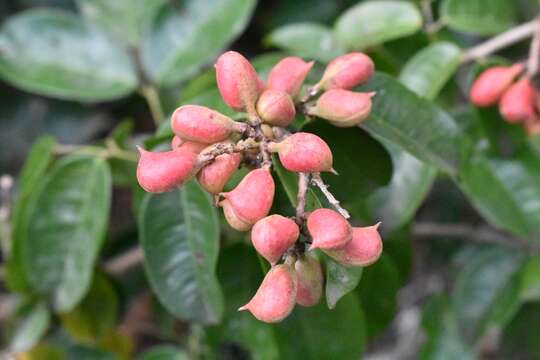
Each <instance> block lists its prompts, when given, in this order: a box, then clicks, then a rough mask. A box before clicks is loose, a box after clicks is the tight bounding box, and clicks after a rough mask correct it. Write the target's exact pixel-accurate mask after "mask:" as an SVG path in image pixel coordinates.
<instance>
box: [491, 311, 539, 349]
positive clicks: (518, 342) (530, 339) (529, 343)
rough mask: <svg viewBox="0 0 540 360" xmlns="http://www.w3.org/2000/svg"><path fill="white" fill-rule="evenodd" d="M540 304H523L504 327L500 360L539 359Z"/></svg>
mask: <svg viewBox="0 0 540 360" xmlns="http://www.w3.org/2000/svg"><path fill="white" fill-rule="evenodd" d="M539 323H540V303H538V302H533V303H527V304H525V305H524V306H523V307H522V308H521V309H520V311H519V312H518V313H517V315H516V316H515V317H514V319H512V321H511V322H510V323H509V324H508V325H507V326H506V327H505V329H504V332H503V336H502V341H501V343H500V351H499V354H500V357H501V359H539V358H540V342H538V339H539V338H540V329H539V328H538V324H539Z"/></svg>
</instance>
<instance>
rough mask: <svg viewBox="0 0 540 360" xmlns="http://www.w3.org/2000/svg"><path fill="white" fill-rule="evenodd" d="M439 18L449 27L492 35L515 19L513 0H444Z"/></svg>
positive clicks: (507, 26)
mask: <svg viewBox="0 0 540 360" xmlns="http://www.w3.org/2000/svg"><path fill="white" fill-rule="evenodd" d="M440 13H441V20H442V21H444V22H445V23H447V24H448V25H449V26H450V27H452V28H455V29H456V30H461V31H464V32H471V33H475V34H479V35H492V34H496V33H498V32H501V31H504V30H506V29H508V28H509V27H511V26H512V25H513V24H514V22H515V20H516V11H515V5H514V2H512V1H508V0H445V1H443V2H442V4H441V9H440Z"/></svg>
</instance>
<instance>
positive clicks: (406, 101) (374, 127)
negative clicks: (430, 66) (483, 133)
mask: <svg viewBox="0 0 540 360" xmlns="http://www.w3.org/2000/svg"><path fill="white" fill-rule="evenodd" d="M359 90H361V91H376V92H377V95H375V97H374V101H373V108H372V112H371V115H370V116H369V118H368V119H367V120H366V121H365V122H364V123H363V125H362V126H363V127H364V128H365V129H366V130H367V131H368V132H369V133H370V134H371V135H373V136H374V137H376V138H381V139H383V140H386V141H389V142H391V143H394V144H395V145H397V146H399V147H400V148H401V149H402V150H405V151H407V152H409V153H410V154H411V155H413V156H415V157H417V158H418V159H420V160H422V161H425V162H428V163H429V164H431V165H433V166H435V167H436V168H438V169H440V170H442V171H444V172H447V173H450V174H454V173H456V171H457V167H458V165H459V163H460V161H461V154H462V150H461V145H462V144H463V143H465V145H466V144H467V140H468V139H467V138H466V135H465V134H463V133H462V132H461V130H460V128H459V126H458V125H457V123H456V122H455V120H454V119H453V118H452V117H451V116H449V115H448V114H447V113H446V112H444V111H443V110H441V109H440V108H438V107H437V106H435V105H434V104H433V103H431V102H429V101H427V100H424V99H422V98H420V97H418V96H417V95H416V94H414V93H413V92H411V91H410V90H408V89H407V88H405V86H403V85H401V84H400V83H398V82H397V81H395V80H393V79H392V78H391V77H390V76H388V75H385V74H382V73H377V74H375V76H374V78H373V80H371V81H370V82H369V84H367V85H365V86H362V87H360V88H359ZM464 138H465V139H464Z"/></svg>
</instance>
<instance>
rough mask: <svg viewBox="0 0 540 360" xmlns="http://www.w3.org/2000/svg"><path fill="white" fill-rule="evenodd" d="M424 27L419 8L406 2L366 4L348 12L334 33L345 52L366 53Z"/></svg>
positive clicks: (343, 15)
mask: <svg viewBox="0 0 540 360" xmlns="http://www.w3.org/2000/svg"><path fill="white" fill-rule="evenodd" d="M421 27H422V15H421V14H420V11H419V10H418V8H417V7H416V6H415V5H414V4H412V3H410V2H406V1H391V0H384V1H366V2H361V3H359V4H357V5H355V6H353V7H351V8H350V9H348V10H347V11H345V12H344V13H343V14H342V15H341V16H340V17H339V18H338V20H337V22H336V25H335V33H336V38H337V40H338V42H339V43H340V44H341V45H342V46H343V47H345V48H346V49H365V48H367V47H370V46H373V45H379V44H381V43H383V42H385V41H389V40H394V39H397V38H400V37H405V36H408V35H412V34H414V33H415V32H417V31H418V30H420V28H421Z"/></svg>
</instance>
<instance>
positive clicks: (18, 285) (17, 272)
mask: <svg viewBox="0 0 540 360" xmlns="http://www.w3.org/2000/svg"><path fill="white" fill-rule="evenodd" d="M55 145H56V141H55V140H54V139H53V138H51V137H49V136H44V137H41V138H40V139H38V140H37V141H36V142H35V143H34V145H33V146H32V148H31V150H30V153H29V154H28V157H27V158H26V161H25V163H24V167H23V168H22V170H21V175H20V177H19V193H18V194H17V199H16V201H15V204H14V208H13V216H12V218H11V223H12V224H13V242H12V247H11V254H10V256H9V258H8V262H7V267H6V281H7V284H8V286H9V287H10V288H11V289H12V290H14V291H21V292H23V291H28V290H29V285H28V279H27V278H26V275H25V273H24V267H23V264H22V261H23V260H22V258H21V256H22V253H21V251H22V250H21V249H22V248H21V246H22V243H21V242H22V241H23V240H21V236H20V234H21V232H24V231H25V230H26V229H24V226H22V224H21V221H22V219H23V218H24V217H25V216H26V215H27V213H28V206H27V204H28V201H29V199H30V196H31V195H32V194H33V193H35V189H36V187H38V185H39V183H40V182H41V181H42V178H43V176H44V175H45V172H46V170H47V168H48V167H49V165H50V163H51V162H52V160H53V150H54V147H55Z"/></svg>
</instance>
